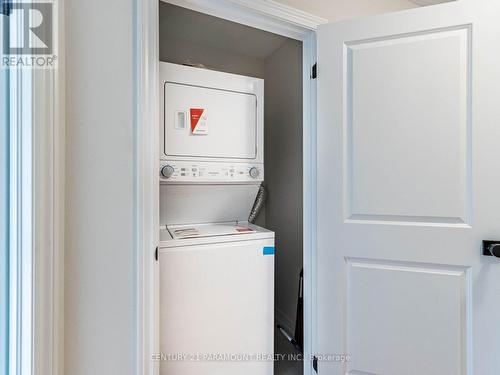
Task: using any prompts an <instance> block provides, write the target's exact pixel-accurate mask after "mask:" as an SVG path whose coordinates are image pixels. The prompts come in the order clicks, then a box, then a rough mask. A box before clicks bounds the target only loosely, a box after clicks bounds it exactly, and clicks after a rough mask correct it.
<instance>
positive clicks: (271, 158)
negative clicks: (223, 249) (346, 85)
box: [264, 40, 303, 333]
mask: <svg viewBox="0 0 500 375" xmlns="http://www.w3.org/2000/svg"><path fill="white" fill-rule="evenodd" d="M264 95H265V121H264V123H265V163H266V165H265V184H266V187H267V190H268V197H267V202H266V207H265V225H266V227H267V228H269V229H271V230H273V231H275V232H276V255H275V262H276V266H275V272H276V276H275V308H276V312H277V315H276V317H277V320H278V322H279V323H281V324H284V325H285V326H288V328H290V329H291V332H292V333H293V329H294V328H295V326H294V325H295V316H296V311H297V292H298V276H299V272H300V269H301V268H302V254H303V246H302V232H303V229H302V203H303V200H302V43H300V42H298V41H295V40H289V41H287V42H286V43H285V44H284V45H283V46H282V47H280V48H279V49H278V50H277V51H275V52H274V53H273V54H272V55H271V56H269V57H268V58H267V59H266V65H265V91H264Z"/></svg>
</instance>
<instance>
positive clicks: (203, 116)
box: [189, 108, 208, 134]
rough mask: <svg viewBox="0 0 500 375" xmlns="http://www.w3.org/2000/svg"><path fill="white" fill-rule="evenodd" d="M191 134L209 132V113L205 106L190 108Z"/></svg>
mask: <svg viewBox="0 0 500 375" xmlns="http://www.w3.org/2000/svg"><path fill="white" fill-rule="evenodd" d="M189 113H190V117H191V134H208V122H207V113H206V111H205V109H204V108H190V109H189Z"/></svg>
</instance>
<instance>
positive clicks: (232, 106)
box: [159, 63, 274, 375]
mask: <svg viewBox="0 0 500 375" xmlns="http://www.w3.org/2000/svg"><path fill="white" fill-rule="evenodd" d="M263 87H264V81H263V80H262V79H257V78H253V77H244V76H239V75H234V74H226V73H221V72H215V71H210V70H206V69H198V68H192V67H186V66H180V65H175V64H168V63H161V64H160V98H161V102H160V108H161V111H160V112H161V116H160V134H161V141H160V165H159V173H160V225H161V229H160V239H161V241H160V246H159V262H160V269H159V272H160V291H159V299H160V302H159V305H160V311H159V312H160V316H159V318H160V319H159V325H160V357H161V358H160V360H161V362H160V374H161V375H211V374H214V375H215V374H217V375H226V374H227V375H229V374H231V375H234V374H238V375H271V374H273V317H274V233H273V232H271V231H269V230H266V229H263V228H260V227H258V226H255V225H252V224H249V223H247V222H246V221H245V220H248V217H249V213H250V211H251V210H252V206H253V204H254V200H255V197H256V195H257V192H258V191H259V186H260V184H261V182H262V181H263V177H264V162H263V159H264V157H263V143H264V130H263ZM199 223H203V224H199Z"/></svg>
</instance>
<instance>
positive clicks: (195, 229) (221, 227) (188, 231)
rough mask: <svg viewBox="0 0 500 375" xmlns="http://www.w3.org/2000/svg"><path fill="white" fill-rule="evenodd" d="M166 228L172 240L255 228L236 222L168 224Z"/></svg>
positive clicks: (236, 233)
mask: <svg viewBox="0 0 500 375" xmlns="http://www.w3.org/2000/svg"><path fill="white" fill-rule="evenodd" d="M167 229H168V231H169V233H170V235H171V236H172V238H173V239H174V240H180V239H185V238H201V237H216V236H227V235H238V234H248V233H254V232H255V230H254V229H252V228H250V227H249V226H247V225H245V224H238V223H220V224H193V225H168V226H167Z"/></svg>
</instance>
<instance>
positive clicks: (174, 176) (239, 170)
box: [160, 161, 264, 183]
mask: <svg viewBox="0 0 500 375" xmlns="http://www.w3.org/2000/svg"><path fill="white" fill-rule="evenodd" d="M263 180H264V166H263V164H258V163H221V162H190V161H164V162H162V163H161V164H160V181H161V182H168V183H231V182H235V183H238V182H239V183H259V182H261V181H263Z"/></svg>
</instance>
